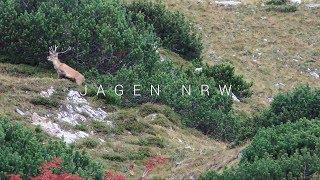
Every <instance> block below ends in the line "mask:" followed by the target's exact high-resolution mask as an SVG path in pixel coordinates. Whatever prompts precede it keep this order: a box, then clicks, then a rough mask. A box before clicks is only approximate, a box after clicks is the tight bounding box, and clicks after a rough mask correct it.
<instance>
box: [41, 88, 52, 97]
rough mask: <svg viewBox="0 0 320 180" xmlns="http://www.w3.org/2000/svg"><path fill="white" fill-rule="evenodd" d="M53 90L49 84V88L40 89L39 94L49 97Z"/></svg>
mask: <svg viewBox="0 0 320 180" xmlns="http://www.w3.org/2000/svg"><path fill="white" fill-rule="evenodd" d="M54 92H55V90H54V88H53V87H52V86H51V87H50V88H49V89H47V90H46V91H41V92H40V95H41V96H42V97H46V98H49V97H50V96H52V94H53V93H54Z"/></svg>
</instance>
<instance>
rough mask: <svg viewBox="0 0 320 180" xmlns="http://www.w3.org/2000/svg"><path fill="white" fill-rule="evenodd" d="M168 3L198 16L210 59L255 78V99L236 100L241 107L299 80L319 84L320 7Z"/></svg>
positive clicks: (252, 107)
mask: <svg viewBox="0 0 320 180" xmlns="http://www.w3.org/2000/svg"><path fill="white" fill-rule="evenodd" d="M164 2H165V4H166V5H167V7H168V8H169V9H171V10H177V11H180V12H183V13H184V14H186V15H187V16H188V17H189V18H190V19H193V20H194V21H195V24H196V27H197V28H198V30H199V32H201V33H202V37H203V43H204V48H205V50H204V53H203V58H204V61H205V62H206V63H208V64H211V65H212V64H219V63H223V62H229V63H232V64H233V65H234V66H235V67H236V70H237V73H238V74H243V75H244V76H245V78H246V79H247V80H249V81H252V82H254V85H253V93H254V94H253V96H252V98H251V99H249V100H247V102H246V103H241V104H238V105H236V106H237V107H238V109H241V110H244V111H246V112H255V111H256V110H258V109H261V108H262V107H265V106H266V105H268V104H269V103H270V101H271V100H272V97H273V96H274V95H275V94H276V93H277V92H279V91H287V90H290V89H292V88H293V87H296V86H297V85H299V84H310V85H311V86H316V87H319V86H320V83H319V80H320V78H319V74H320V72H319V71H320V61H319V59H320V49H319V48H320V46H319V44H320V30H319V27H320V11H319V9H313V10H310V9H306V8H305V3H306V2H307V1H306V2H305V3H302V4H301V5H300V6H299V8H298V11H296V12H292V13H280V12H273V11H270V12H267V11H266V10H265V7H263V5H262V4H263V2H261V1H242V4H240V5H238V6H234V7H223V6H217V5H216V4H215V3H214V1H209V0H203V1H192V0H170V1H169V0H168V1H164ZM313 2H314V3H316V1H313Z"/></svg>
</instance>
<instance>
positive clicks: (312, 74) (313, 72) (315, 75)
mask: <svg viewBox="0 0 320 180" xmlns="http://www.w3.org/2000/svg"><path fill="white" fill-rule="evenodd" d="M310 75H311V76H313V77H314V78H316V79H319V78H320V75H319V74H318V73H317V72H315V71H312V72H310Z"/></svg>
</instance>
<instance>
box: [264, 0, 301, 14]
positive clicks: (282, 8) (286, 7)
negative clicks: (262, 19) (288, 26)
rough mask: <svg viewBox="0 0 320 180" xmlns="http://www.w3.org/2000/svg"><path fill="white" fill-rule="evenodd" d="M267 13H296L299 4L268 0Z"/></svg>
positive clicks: (283, 0) (281, 0) (284, 0)
mask: <svg viewBox="0 0 320 180" xmlns="http://www.w3.org/2000/svg"><path fill="white" fill-rule="evenodd" d="M266 5H267V7H266V10H267V11H277V12H295V11H297V10H298V5H297V4H291V3H290V2H289V1H286V0H268V1H267V2H266Z"/></svg>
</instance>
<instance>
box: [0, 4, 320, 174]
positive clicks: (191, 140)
mask: <svg viewBox="0 0 320 180" xmlns="http://www.w3.org/2000/svg"><path fill="white" fill-rule="evenodd" d="M164 2H165V3H166V5H167V7H168V8H169V9H171V10H178V11H180V12H183V13H184V14H186V15H187V16H188V17H189V18H190V19H193V20H194V21H195V23H196V27H197V28H198V30H199V32H201V33H202V36H203V43H204V53H203V59H204V62H206V63H208V64H210V65H214V64H219V63H225V62H229V63H231V64H233V65H234V66H235V67H236V70H237V74H242V75H244V77H245V79H247V80H249V81H252V82H253V83H254V85H253V88H252V90H253V95H252V97H251V98H249V99H245V100H244V101H243V102H240V103H234V106H235V107H236V110H237V112H238V113H239V114H251V113H252V114H253V113H256V112H258V111H259V110H261V109H262V108H264V107H266V106H267V105H268V104H269V103H270V102H271V101H272V98H273V96H274V95H275V94H276V93H278V92H281V91H287V90H291V89H293V87H296V86H297V85H299V84H301V83H303V84H310V85H311V86H313V87H320V83H319V80H320V78H319V74H320V61H319V59H320V46H319V44H320V11H319V9H318V10H317V9H316V10H307V9H305V8H304V4H302V5H301V6H300V7H299V10H298V11H297V12H293V13H278V12H267V11H265V9H264V7H263V6H261V2H256V1H248V2H243V3H242V4H241V5H239V6H236V7H220V6H217V5H216V4H214V3H213V1H207V0H198V1H191V0H165V1H164ZM161 54H162V55H163V57H164V58H166V57H167V58H170V59H172V60H174V61H175V62H176V63H177V64H179V65H180V64H181V65H185V64H186V61H185V60H184V59H183V58H181V57H179V56H178V55H177V54H174V53H172V52H170V51H169V50H161ZM163 57H162V58H163ZM50 89H54V93H53V94H52V95H49V96H48V97H44V95H43V92H48V90H49V91H50ZM74 91H77V92H81V91H83V89H82V88H79V87H77V86H75V84H73V83H71V82H69V81H68V80H62V79H58V78H57V75H56V73H55V72H54V71H53V70H48V69H42V68H38V67H32V66H27V65H22V64H19V65H12V64H8V63H0V115H4V116H9V117H10V118H11V119H14V120H17V121H20V122H22V123H23V124H25V125H26V126H28V127H30V128H39V127H41V128H42V129H43V131H45V132H47V133H49V134H50V133H51V135H53V136H58V135H59V136H60V135H61V134H64V135H70V136H72V137H74V136H75V137H76V138H75V139H76V141H75V142H73V140H75V139H72V138H71V140H72V141H67V142H68V143H70V142H72V144H74V146H75V147H76V148H77V149H83V150H86V151H88V152H89V154H90V155H91V156H92V157H93V158H94V159H95V160H96V161H98V162H101V163H102V164H103V165H104V166H105V168H106V169H110V170H113V171H116V172H120V173H122V174H124V175H125V176H126V177H127V178H128V179H137V178H139V177H141V176H143V175H145V176H148V177H149V178H155V179H158V178H165V179H185V178H196V177H198V176H199V175H200V174H201V173H203V172H205V171H207V170H208V169H211V170H218V171H219V170H223V168H225V167H228V166H232V165H235V164H237V162H238V160H239V157H240V156H241V150H242V149H243V148H244V147H245V146H246V145H241V146H240V147H232V145H230V144H227V143H224V142H219V141H216V140H214V139H212V138H209V137H207V136H205V135H203V134H202V133H200V132H199V131H196V130H194V129H189V128H186V127H184V126H183V125H181V123H180V117H179V116H178V115H177V114H176V113H174V112H173V111H172V110H171V109H170V108H169V107H167V106H165V105H160V104H150V103H148V104H143V105H141V106H138V107H134V108H119V107H117V106H114V105H112V104H111V103H109V102H105V101H104V100H101V99H97V98H94V97H85V100H86V101H87V103H88V105H89V106H90V107H91V108H92V109H94V110H97V111H98V110H99V108H100V109H101V110H102V112H106V113H107V114H106V117H105V118H102V119H96V116H90V115H88V114H87V113H83V111H82V113H81V112H79V113H77V116H81V118H85V120H84V121H83V122H78V124H77V125H74V124H70V123H68V122H63V121H60V120H59V118H58V114H61V110H62V109H63V108H62V107H67V105H69V104H68V103H69V102H68V98H70V96H68V94H70V92H74ZM76 98H78V97H76ZM99 111H100V110H99ZM36 120H37V122H45V123H44V124H41V123H35V122H36ZM36 124H38V125H36ZM47 124H50V125H52V127H54V128H55V129H53V130H52V129H51V131H50V132H49V131H48V128H46V125H47ZM79 132H81V133H80V135H79ZM59 133H60V134H59ZM57 134H58V135H57ZM81 134H82V135H83V136H81ZM81 137H85V138H81ZM78 138H79V139H78ZM65 140H66V138H65ZM150 157H158V158H160V159H164V160H165V161H164V163H160V164H159V165H158V166H156V168H155V169H153V167H150V166H148V160H150ZM151 170H152V171H151Z"/></svg>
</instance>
